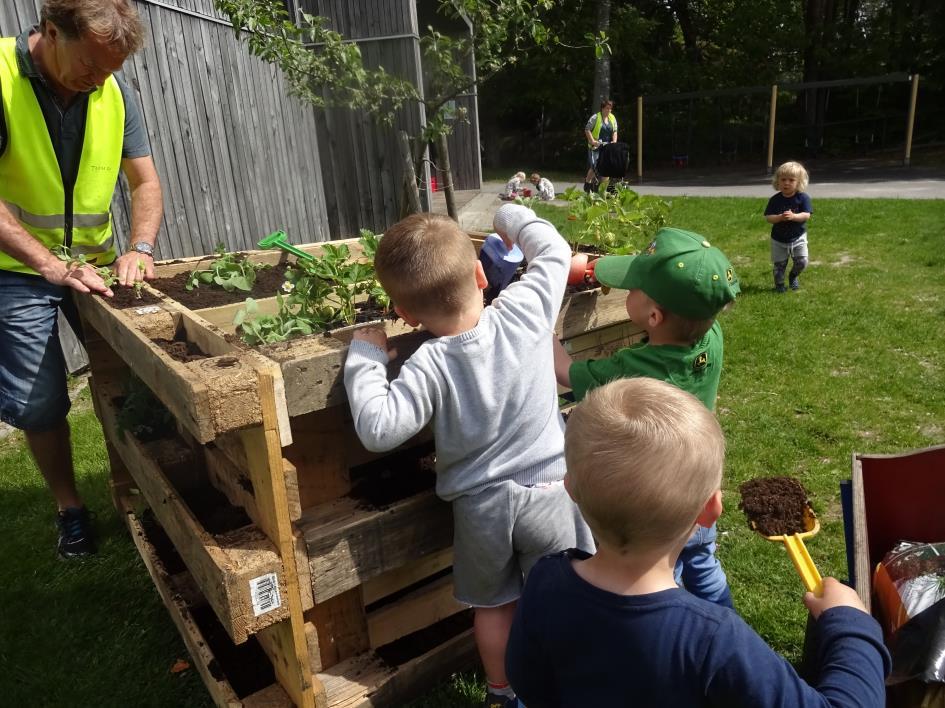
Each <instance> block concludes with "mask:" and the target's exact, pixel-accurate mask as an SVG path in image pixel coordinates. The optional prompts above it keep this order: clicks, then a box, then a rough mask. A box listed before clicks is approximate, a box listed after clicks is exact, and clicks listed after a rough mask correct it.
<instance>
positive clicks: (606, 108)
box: [584, 98, 617, 192]
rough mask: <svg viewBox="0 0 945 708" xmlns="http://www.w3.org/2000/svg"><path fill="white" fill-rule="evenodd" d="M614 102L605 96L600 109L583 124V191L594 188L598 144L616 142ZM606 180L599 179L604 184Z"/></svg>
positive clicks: (598, 152)
mask: <svg viewBox="0 0 945 708" xmlns="http://www.w3.org/2000/svg"><path fill="white" fill-rule="evenodd" d="M613 110H614V102H613V101H611V100H610V99H607V98H605V99H604V100H603V101H601V104H600V111H599V112H598V113H595V114H594V115H592V116H591V117H590V118H589V119H588V120H587V123H586V124H585V125H584V137H585V138H586V139H587V174H586V175H585V176H584V191H585V192H591V191H592V190H594V189H595V188H596V183H597V174H596V171H595V169H594V167H595V166H596V165H597V158H598V157H599V155H600V146H601V145H605V144H606V143H615V142H617V116H615V115H614V113H613ZM607 182H608V180H607V179H606V178H605V179H603V180H601V184H602V185H604V184H606V183H607Z"/></svg>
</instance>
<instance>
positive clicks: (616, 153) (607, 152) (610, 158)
mask: <svg viewBox="0 0 945 708" xmlns="http://www.w3.org/2000/svg"><path fill="white" fill-rule="evenodd" d="M629 168H630V146H629V145H627V143H606V144H604V145H601V147H600V151H599V153H598V155H597V162H596V163H595V164H594V176H595V177H596V178H597V181H598V183H599V182H600V181H601V179H602V178H613V179H615V180H622V179H623V178H624V177H626V176H627V170H628V169H629ZM612 189H613V182H611V183H610V184H608V185H607V190H608V191H612Z"/></svg>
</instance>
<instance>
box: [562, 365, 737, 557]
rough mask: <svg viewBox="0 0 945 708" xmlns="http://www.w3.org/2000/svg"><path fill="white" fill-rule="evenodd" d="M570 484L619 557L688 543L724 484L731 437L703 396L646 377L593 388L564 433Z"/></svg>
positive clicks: (586, 514)
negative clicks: (723, 429) (699, 519)
mask: <svg viewBox="0 0 945 708" xmlns="http://www.w3.org/2000/svg"><path fill="white" fill-rule="evenodd" d="M565 458H566V460H567V467H568V472H567V486H568V491H569V492H570V493H571V496H572V497H573V498H574V501H575V502H576V503H577V505H578V507H580V509H581V513H582V514H583V515H584V519H585V520H586V521H587V523H588V525H589V526H590V527H591V530H592V531H593V532H594V537H595V538H597V540H598V541H599V542H600V543H602V544H605V545H607V546H609V547H611V548H613V549H615V550H618V551H620V552H621V553H632V552H641V551H649V550H656V549H660V548H663V547H666V546H669V545H670V544H672V543H676V542H679V541H682V540H683V539H684V538H685V537H687V536H688V535H689V534H690V532H691V531H692V528H693V525H694V524H695V522H696V518H697V517H698V516H699V514H700V513H701V511H702V510H703V508H704V507H705V504H706V502H707V501H708V500H709V498H710V497H711V496H712V494H714V493H715V492H716V491H717V490H718V489H719V487H720V486H721V483H722V467H723V464H724V462H725V438H724V436H723V435H722V430H721V428H720V427H719V424H718V421H716V419H715V416H714V415H713V414H712V413H711V412H710V411H709V410H708V409H707V408H706V407H705V406H704V405H703V404H702V402H701V401H699V399H697V398H696V397H695V396H693V395H692V394H690V393H687V392H686V391H683V390H682V389H680V388H677V387H676V386H673V385H672V384H669V383H666V382H664V381H659V380H657V379H650V378H644V377H637V378H630V379H618V380H616V381H613V382H611V383H609V384H606V385H604V386H601V387H599V388H596V389H594V390H593V391H591V392H590V393H589V394H588V395H587V397H586V398H585V399H584V400H583V401H582V402H581V403H580V404H579V405H578V406H577V407H576V408H575V409H574V411H573V412H572V414H571V417H570V418H569V419H568V425H567V429H566V431H565Z"/></svg>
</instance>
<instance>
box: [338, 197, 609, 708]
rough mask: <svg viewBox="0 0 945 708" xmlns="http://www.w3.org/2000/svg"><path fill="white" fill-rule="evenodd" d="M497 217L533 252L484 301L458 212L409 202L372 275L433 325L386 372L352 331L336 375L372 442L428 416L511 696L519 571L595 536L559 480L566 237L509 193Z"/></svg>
mask: <svg viewBox="0 0 945 708" xmlns="http://www.w3.org/2000/svg"><path fill="white" fill-rule="evenodd" d="M494 228H495V231H496V232H497V233H498V234H499V235H500V236H501V237H502V238H503V240H504V241H505V243H506V245H507V246H508V247H509V248H510V249H511V248H512V246H513V245H518V246H519V247H520V248H521V249H522V251H523V252H524V254H525V259H526V260H527V261H528V264H529V265H528V270H527V271H526V272H525V274H524V275H523V276H522V278H521V279H520V280H519V281H518V282H515V283H512V284H511V285H510V286H509V287H507V288H506V289H505V290H503V291H502V293H501V294H500V295H499V296H498V297H497V298H496V299H495V300H493V302H492V304H491V305H490V306H489V307H484V306H483V299H482V290H483V289H484V288H485V287H486V286H487V281H486V277H485V274H484V273H483V270H482V265H481V264H480V262H479V261H478V259H477V258H476V251H475V249H474V247H473V245H472V243H471V241H470V240H469V237H468V236H467V235H466V234H465V233H464V232H463V231H461V230H460V228H459V226H458V225H457V224H456V223H455V222H453V221H452V220H450V219H448V218H446V217H443V216H438V215H435V214H415V215H413V216H409V217H407V218H406V219H404V220H402V221H400V222H399V223H397V224H395V225H394V226H392V227H391V228H390V229H388V231H387V232H386V233H385V234H384V237H383V238H382V239H381V243H380V246H379V247H378V250H377V256H376V258H375V262H374V265H375V268H376V270H377V276H378V279H379V280H380V282H381V285H383V287H384V289H385V290H386V291H387V293H388V294H389V295H390V297H391V299H392V300H393V302H394V310H395V311H396V312H397V314H398V315H400V317H402V318H403V319H404V321H405V322H407V323H408V324H410V325H414V326H416V325H421V324H422V325H423V326H424V327H425V328H426V329H427V330H429V331H430V333H431V334H433V335H434V338H433V339H430V340H429V341H427V342H425V343H424V344H423V345H422V346H421V347H420V348H419V349H418V350H417V351H416V353H414V354H413V356H411V357H410V358H409V359H408V360H407V361H406V362H405V363H404V365H403V368H402V369H401V370H400V373H399V374H398V375H397V378H395V379H394V380H393V381H390V382H388V380H387V363H388V361H389V359H390V358H391V357H392V356H394V355H395V352H388V350H387V337H386V335H385V334H384V332H383V330H378V329H361V330H357V331H356V332H355V334H354V337H353V339H352V342H351V347H350V350H349V352H348V358H347V361H346V363H345V387H346V389H347V392H348V400H349V402H350V404H351V412H352V416H353V419H354V425H355V430H356V431H357V433H358V437H359V438H360V439H361V442H362V443H363V444H364V446H365V447H366V448H368V449H369V450H374V451H384V450H390V449H392V448H394V447H397V446H398V445H400V444H402V443H403V442H405V441H406V440H407V439H409V438H410V437H411V436H413V435H415V434H416V433H418V432H419V431H420V430H421V429H422V428H423V427H424V426H426V425H427V424H428V423H429V424H431V425H432V427H433V432H434V437H435V439H436V469H437V483H436V491H437V494H438V495H439V496H440V497H441V498H442V499H444V500H445V501H449V502H451V503H452V507H453V518H454V540H453V544H454V547H453V553H454V560H453V584H454V595H455V597H456V599H457V600H459V601H460V602H464V603H467V604H469V605H472V606H473V607H474V608H475V637H476V645H477V647H478V649H479V655H480V658H481V659H482V663H483V667H484V668H485V673H486V681H487V683H488V693H487V697H486V706H487V707H489V708H506V706H509V707H511V706H515V705H517V701H516V699H515V697H514V693H513V692H512V691H511V689H510V688H509V685H508V680H507V678H506V675H505V646H506V643H507V641H508V636H509V630H510V628H511V625H512V619H513V617H514V614H515V605H516V602H517V600H518V598H519V596H520V595H521V591H522V586H523V584H524V580H525V576H526V575H527V574H528V571H529V570H530V569H531V567H532V566H533V565H534V564H535V562H536V561H537V560H538V559H539V558H541V557H542V556H544V555H546V554H548V553H553V552H556V551H560V550H564V549H567V548H572V547H578V548H582V549H584V550H586V551H588V552H591V553H592V552H593V551H594V544H593V539H592V537H591V533H590V530H589V529H588V527H587V525H586V524H585V523H584V520H583V519H582V518H581V515H580V512H579V511H578V510H577V507H576V506H575V505H574V503H573V502H572V501H571V500H570V498H569V497H568V495H567V492H566V491H565V490H564V485H563V483H562V480H563V479H564V473H565V464H564V423H563V421H562V418H561V414H560V413H559V411H558V396H557V387H556V383H555V377H554V367H553V365H552V347H551V343H552V338H551V337H550V336H549V335H550V333H551V331H552V329H553V328H554V324H555V320H556V319H557V317H558V310H559V309H560V306H561V299H562V297H563V296H564V288H565V281H566V279H567V273H568V268H569V264H570V257H571V250H570V248H569V247H568V245H567V244H566V243H565V241H564V240H563V239H562V238H561V236H560V235H559V234H558V232H557V231H556V230H555V228H554V227H553V226H552V225H551V224H549V223H548V222H547V221H544V220H542V219H539V218H538V217H537V216H535V213H534V212H533V211H532V210H531V209H527V208H525V207H522V206H519V205H514V204H507V205H504V206H502V207H501V208H500V209H499V210H498V212H497V213H496V216H495V222H494Z"/></svg>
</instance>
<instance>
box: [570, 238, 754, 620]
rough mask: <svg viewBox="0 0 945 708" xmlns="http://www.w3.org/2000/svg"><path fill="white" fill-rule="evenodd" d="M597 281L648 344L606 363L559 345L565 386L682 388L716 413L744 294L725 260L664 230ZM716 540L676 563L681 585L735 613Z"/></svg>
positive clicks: (705, 538)
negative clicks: (617, 298)
mask: <svg viewBox="0 0 945 708" xmlns="http://www.w3.org/2000/svg"><path fill="white" fill-rule="evenodd" d="M594 273H595V276H596V278H597V280H598V281H599V282H600V283H601V284H602V285H605V286H608V287H611V288H621V289H624V290H627V291H629V292H628V293H627V314H628V315H630V319H631V320H633V321H634V322H635V323H636V324H638V325H640V326H641V327H643V329H644V330H646V334H647V337H646V339H645V340H644V341H643V342H640V343H639V344H635V345H632V346H630V347H626V348H624V349H621V350H619V351H618V352H616V353H615V354H614V355H613V356H611V357H609V358H607V359H598V360H595V359H588V360H586V361H572V360H571V357H570V355H569V354H568V353H567V352H566V351H565V349H564V347H563V346H562V345H561V343H560V342H558V341H557V340H556V341H555V375H556V376H557V379H558V383H559V384H561V385H562V386H566V387H568V388H570V389H571V390H572V391H573V392H574V397H575V400H578V401H580V400H581V399H583V398H584V396H585V395H587V393H588V392H589V391H590V390H591V389H593V388H596V387H597V386H601V385H603V384H605V383H608V382H609V381H613V380H615V379H621V378H631V377H635V376H647V377H650V378H654V379H660V380H662V381H668V382H669V383H672V384H675V385H676V386H678V387H679V388H681V389H683V390H684V391H688V392H689V393H691V394H693V395H694V396H696V398H698V399H699V400H701V401H702V403H703V404H704V405H705V407H706V408H708V409H709V410H715V397H716V393H717V392H718V388H719V375H720V374H721V372H722V349H723V347H722V328H721V327H720V326H719V323H718V322H716V321H715V318H716V315H718V313H719V312H720V311H721V310H722V309H724V308H725V307H726V305H728V304H729V303H730V302H732V301H733V300H734V299H735V296H736V295H737V294H738V292H739V285H738V277H737V276H736V275H735V270H734V268H732V264H731V263H730V262H729V260H728V258H726V257H725V254H723V253H722V251H720V250H719V249H718V248H715V247H714V246H712V244H711V243H709V242H708V241H707V240H706V239H705V238H703V237H702V236H700V235H699V234H697V233H693V232H691V231H683V230H681V229H670V228H664V229H660V230H659V231H658V232H657V234H656V237H655V238H654V240H653V242H652V243H651V244H650V245H649V246H648V247H647V248H646V250H644V251H643V252H642V253H640V254H639V255H637V256H605V257H603V258H601V259H599V260H598V261H597V264H596V266H595V269H594ZM715 540H716V527H715V524H712V526H711V527H710V528H703V527H701V526H700V527H698V528H697V529H696V532H695V533H694V534H693V536H692V538H691V539H689V542H688V543H687V544H686V547H685V548H684V549H683V552H682V553H681V554H680V556H679V560H678V561H677V563H676V580H677V582H680V583H681V584H682V585H684V586H685V587H686V589H687V590H689V592H691V593H692V594H693V595H696V596H697V597H700V598H702V599H704V600H708V601H710V602H716V603H718V604H720V605H725V606H727V607H731V606H732V596H731V593H730V591H729V589H728V581H727V580H726V578H725V573H724V571H723V570H722V566H721V565H720V564H719V561H718V559H717V558H716V557H715Z"/></svg>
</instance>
